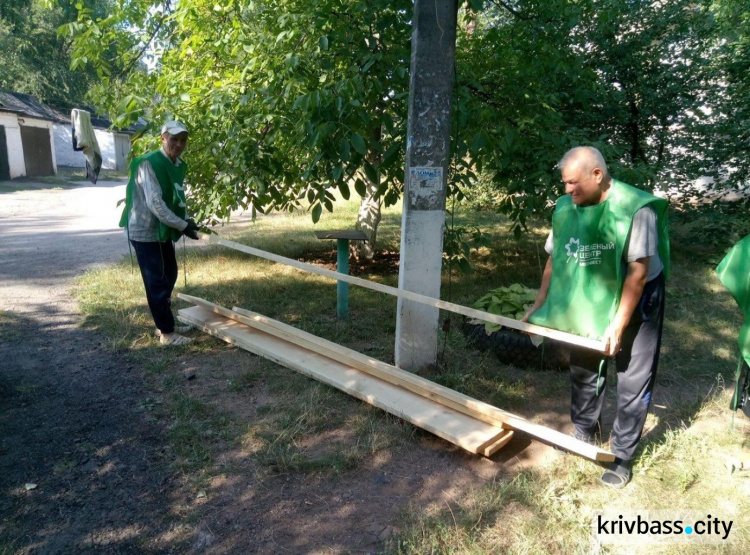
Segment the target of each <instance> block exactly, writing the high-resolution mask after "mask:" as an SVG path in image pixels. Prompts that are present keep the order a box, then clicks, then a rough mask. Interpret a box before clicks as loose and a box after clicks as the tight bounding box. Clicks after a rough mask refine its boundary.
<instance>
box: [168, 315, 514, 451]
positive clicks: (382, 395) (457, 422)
mask: <svg viewBox="0 0 750 555" xmlns="http://www.w3.org/2000/svg"><path fill="white" fill-rule="evenodd" d="M178 317H179V319H180V320H181V321H183V322H189V323H190V324H193V325H195V326H197V327H199V328H200V329H202V330H203V331H205V332H206V333H209V334H211V335H214V336H216V337H219V338H220V339H223V340H224V341H226V342H228V343H231V344H233V345H237V346H238V347H241V348H243V349H246V350H248V351H251V352H253V353H255V354H258V355H260V356H263V357H265V358H268V359H270V360H272V361H274V362H276V363H278V364H281V365H282V366H286V367H288V368H291V369H292V370H296V371H297V372H300V373H301V374H304V375H306V376H309V377H311V378H314V379H316V380H319V381H321V382H323V383H326V384H328V385H331V386H333V387H336V388H337V389H340V390H342V391H344V392H346V393H348V394H349V395H352V396H354V397H356V398H358V399H361V400H362V401H365V402H367V403H370V404H371V405H374V406H376V407H379V408H381V409H383V410H385V411H387V412H389V413H391V414H393V415H396V416H398V417H399V418H403V419H404V420H406V421H407V422H411V423H412V424H414V425H415V426H419V427H420V428H423V429H425V430H427V431H429V432H431V433H433V434H435V435H436V436H438V437H441V438H443V439H445V440H447V441H450V442H451V443H453V444H455V445H458V446H460V447H462V448H463V449H466V450H467V451H469V452H471V453H476V454H482V455H485V456H491V455H492V454H493V453H495V452H496V451H497V450H498V449H500V448H501V447H502V446H503V445H505V443H507V441H508V440H509V439H510V438H511V436H512V430H503V429H502V428H500V427H497V426H493V425H491V424H488V423H486V422H482V421H480V420H477V419H475V418H472V417H470V416H467V415H465V414H462V413H460V412H457V411H455V410H453V409H450V408H448V407H446V406H444V405H442V404H440V403H437V402H435V401H432V400H430V399H425V398H424V397H421V396H420V395H417V394H415V393H413V392H411V391H407V390H405V389H403V388H400V387H397V386H394V385H393V384H390V383H388V382H385V381H383V380H379V379H377V378H375V377H373V376H371V375H369V374H366V373H364V372H361V371H360V370H357V369H355V368H352V367H350V366H347V365H346V364H344V363H342V362H337V361H335V360H332V359H330V358H327V357H324V356H322V355H320V354H318V353H315V352H312V351H310V350H308V349H305V348H303V347H300V346H299V345H295V344H294V343H290V342H288V341H284V340H283V339H280V338H278V337H274V336H272V335H269V334H267V333H264V332H262V331H260V330H257V329H253V328H250V327H249V326H247V325H245V324H242V323H240V322H237V321H235V320H232V319H229V318H226V317H224V316H222V315H220V314H216V313H215V312H211V311H209V310H206V309H205V308H202V307H200V306H196V307H192V308H185V309H182V310H180V311H179V312H178Z"/></svg>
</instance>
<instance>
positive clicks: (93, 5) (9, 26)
mask: <svg viewBox="0 0 750 555" xmlns="http://www.w3.org/2000/svg"><path fill="white" fill-rule="evenodd" d="M108 4H109V2H108V0H87V1H85V2H82V5H85V6H88V7H89V8H87V9H90V12H91V14H92V15H98V14H100V13H102V11H103V10H105V9H106V8H107V6H108ZM76 17H77V9H76V6H75V2H73V1H71V0H57V1H54V2H52V1H47V2H43V1H42V0H16V1H13V2H10V1H5V2H3V3H2V4H0V67H2V71H0V89H4V90H8V91H13V92H21V93H26V94H31V95H34V96H35V97H37V98H38V99H39V100H41V101H42V102H48V103H50V104H53V105H55V106H60V107H63V108H68V107H71V106H74V105H80V103H81V102H82V101H83V99H84V98H85V96H86V93H87V92H88V88H89V85H90V84H91V82H92V80H93V78H94V76H95V74H94V72H93V71H92V70H90V69H89V70H88V71H80V72H74V71H71V69H70V64H71V51H70V46H71V44H70V41H69V40H67V39H64V38H62V37H59V36H58V34H57V28H58V27H59V26H60V25H62V24H64V23H66V22H70V21H75V19H76Z"/></svg>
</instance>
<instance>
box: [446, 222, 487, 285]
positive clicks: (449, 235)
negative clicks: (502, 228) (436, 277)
mask: <svg viewBox="0 0 750 555" xmlns="http://www.w3.org/2000/svg"><path fill="white" fill-rule="evenodd" d="M490 241H491V237H490V236H489V235H488V234H486V233H484V232H482V230H481V229H479V228H478V227H470V226H464V225H458V226H450V227H446V228H445V231H444V232H443V261H444V262H445V263H446V264H447V267H448V269H449V270H452V269H453V268H458V269H459V270H461V271H462V272H463V273H465V274H471V273H472V272H473V271H474V270H473V268H472V266H471V260H470V256H471V249H478V248H480V247H488V246H489V245H490Z"/></svg>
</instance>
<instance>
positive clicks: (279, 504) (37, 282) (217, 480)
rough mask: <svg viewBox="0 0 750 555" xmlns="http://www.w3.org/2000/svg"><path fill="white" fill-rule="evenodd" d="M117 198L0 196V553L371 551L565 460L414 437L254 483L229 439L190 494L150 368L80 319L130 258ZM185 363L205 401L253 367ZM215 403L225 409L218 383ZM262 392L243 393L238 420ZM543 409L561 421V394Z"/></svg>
mask: <svg viewBox="0 0 750 555" xmlns="http://www.w3.org/2000/svg"><path fill="white" fill-rule="evenodd" d="M123 196H124V186H123V184H122V183H100V184H99V185H97V186H82V187H78V188H74V189H69V190H46V191H40V190H34V191H25V192H16V193H0V311H4V312H0V554H3V553H31V552H34V553H70V552H78V551H82V550H83V551H86V550H90V551H92V552H93V551H96V552H102V551H104V552H113V553H115V552H116V553H129V552H133V553H157V552H175V553H183V552H200V553H377V552H379V551H381V550H382V546H383V540H385V539H387V538H388V537H389V536H390V535H391V534H392V533H393V532H394V530H397V529H398V526H399V523H400V520H401V517H402V515H403V512H404V511H408V510H410V507H411V510H414V508H416V507H427V506H443V505H444V504H446V503H451V502H454V501H455V499H459V498H461V496H462V495H463V494H464V493H465V492H466V491H467V490H469V489H471V488H473V487H476V486H479V485H480V484H481V483H483V482H486V481H491V480H495V479H498V478H499V477H501V476H503V475H505V474H506V473H508V472H513V471H515V470H517V468H519V467H523V466H529V465H530V464H532V463H533V462H534V461H539V460H541V459H544V458H548V457H556V456H558V455H557V454H556V452H554V451H553V450H552V449H549V448H547V447H544V446H542V445H541V444H538V443H535V442H531V443H530V442H529V440H528V439H527V438H518V439H517V440H516V439H514V440H513V442H512V443H511V445H510V446H508V447H506V448H505V449H504V450H503V451H502V452H501V453H500V454H499V455H498V456H496V457H495V458H493V459H492V460H488V459H484V458H481V457H474V456H471V455H468V454H466V453H464V452H463V451H461V450H460V449H458V448H453V447H452V446H450V445H448V444H447V443H445V442H443V441H441V440H438V439H437V438H434V437H433V436H430V435H429V434H421V435H420V436H419V438H418V439H417V440H415V441H414V442H413V443H409V445H408V448H407V449H402V450H399V451H396V452H393V453H388V456H387V457H383V456H381V455H376V456H374V457H373V459H372V461H369V462H367V463H366V464H365V465H363V466H362V467H359V468H357V469H355V470H353V471H351V472H348V473H345V474H341V475H339V474H337V475H335V476H318V475H314V474H313V475H306V474H291V475H290V474H287V475H285V474H280V475H275V476H270V477H266V478H264V479H262V480H259V479H257V476H258V474H256V473H255V471H254V466H253V465H254V464H256V463H255V462H254V461H253V460H252V457H250V456H247V454H246V453H243V452H242V451H241V449H240V450H232V449H228V450H227V451H226V452H222V453H219V454H217V455H216V456H215V460H216V461H217V463H216V466H217V468H218V470H216V471H215V472H214V473H213V475H214V478H213V479H212V481H211V483H210V484H209V486H208V490H209V492H208V493H209V494H208V496H207V497H204V498H202V499H200V500H196V494H195V493H196V492H195V491H192V490H190V489H189V488H187V487H186V486H185V482H184V481H182V480H181V477H180V476H179V475H178V474H177V473H176V472H175V471H174V470H170V466H169V465H170V462H171V461H170V460H169V458H170V456H169V453H168V452H167V451H166V450H165V446H166V445H167V444H168V440H167V437H166V426H167V424H168V423H166V422H163V421H161V420H157V419H155V418H154V417H153V416H151V413H150V411H149V410H147V406H148V404H149V403H150V402H152V400H150V399H151V397H153V395H154V392H153V391H150V390H149V389H148V387H147V385H146V383H145V381H144V378H143V376H144V370H143V369H142V368H138V367H136V366H134V363H132V362H130V361H129V359H128V357H127V355H126V354H121V353H115V352H113V351H112V350H111V349H110V348H108V346H107V345H106V344H105V342H106V339H105V338H103V337H101V336H99V335H98V334H97V333H95V332H92V331H90V330H85V329H82V328H80V327H79V324H80V322H81V318H82V317H81V315H80V314H79V313H78V311H77V309H76V304H75V301H74V300H73V298H72V296H71V288H72V280H73V279H74V278H75V277H76V276H78V275H80V274H82V273H83V272H85V271H86V270H87V269H89V268H92V267H95V266H96V265H99V264H106V263H109V262H112V261H114V260H117V259H119V258H120V257H121V256H122V255H123V254H125V253H126V252H127V244H126V242H125V240H124V238H123V237H122V234H121V231H120V230H118V229H116V228H115V227H114V222H116V221H117V213H118V210H117V209H116V208H115V203H116V201H117V200H118V199H120V198H122V197H123ZM181 358H182V360H181V364H188V365H190V367H194V368H195V369H196V372H197V373H198V375H199V379H198V380H197V382H195V383H196V385H194V386H191V387H192V388H194V389H192V391H193V394H195V395H205V399H204V400H206V401H207V402H210V401H211V394H210V391H211V388H212V387H213V385H211V384H214V383H223V384H225V383H228V381H229V378H231V377H232V375H233V373H234V375H237V372H238V371H239V370H240V369H242V368H244V367H248V366H252V365H254V364H257V363H258V359H257V357H253V356H252V355H250V354H249V353H245V352H244V351H238V350H236V349H231V350H230V349H229V348H228V347H226V346H224V347H217V348H216V349H214V350H213V351H212V352H210V353H207V354H202V355H201V354H190V353H186V354H185V355H184V357H181ZM131 360H132V359H131ZM209 377H210V378H211V379H213V380H214V381H209V380H208V378H209ZM204 378H205V379H204ZM204 381H205V384H206V385H201V384H203V383H204ZM223 387H225V388H226V386H223ZM202 388H205V391H203V392H202V393H201V389H202ZM214 397H215V398H216V403H219V404H223V405H224V406H223V407H222V408H223V409H224V410H226V411H228V412H229V413H232V412H233V410H232V407H231V406H226V405H227V404H228V403H230V400H229V397H228V394H227V393H226V391H224V390H222V391H221V392H220V394H216V393H215V394H214ZM256 401H257V400H256V399H249V400H248V399H243V401H242V403H236V404H237V405H238V415H239V418H252V416H253V414H252V411H253V410H255V409H252V410H251V409H249V408H248V407H253V406H257V405H254V404H253V403H255V402H256ZM542 417H543V420H544V421H545V422H546V423H547V424H550V425H553V426H555V427H557V428H562V427H564V426H565V425H566V424H567V417H566V407H565V402H564V400H563V401H561V404H560V406H559V407H558V406H555V407H549V410H545V411H544V414H543V415H542ZM311 441H318V442H320V446H321V448H324V447H325V442H326V441H327V438H326V437H325V436H323V435H321V436H320V437H317V438H311ZM32 484H35V486H32ZM27 487H28V488H31V489H27Z"/></svg>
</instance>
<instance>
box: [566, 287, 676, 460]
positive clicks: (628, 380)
mask: <svg viewBox="0 0 750 555" xmlns="http://www.w3.org/2000/svg"><path fill="white" fill-rule="evenodd" d="M663 323H664V274H659V275H658V276H657V277H655V278H654V279H652V280H651V281H649V282H648V283H647V284H646V285H645V287H644V288H643V295H642V296H641V300H640V302H639V303H638V306H637V307H636V308H635V310H634V312H633V316H632V317H631V318H630V323H629V324H628V326H627V327H626V328H625V331H624V332H623V337H622V349H621V350H620V352H619V353H618V354H617V355H616V356H615V368H616V369H617V415H616V417H615V422H614V425H613V427H612V453H613V454H614V455H615V456H616V457H618V458H620V459H623V460H630V459H632V458H633V454H634V453H635V449H636V447H637V446H638V441H639V440H640V439H641V433H642V432H643V425H644V423H645V422H646V415H647V414H648V409H649V406H650V405H651V392H652V390H653V387H654V382H655V380H656V368H657V365H658V363H659V349H660V347H661V332H662V325H663ZM601 360H602V354H601V353H597V352H596V351H591V350H589V349H572V350H571V353H570V383H571V404H570V418H571V420H572V421H573V425H574V426H575V428H576V431H577V432H578V433H579V434H583V435H593V434H601V412H602V405H603V404H604V388H605V386H606V384H607V371H606V363H605V367H604V368H603V369H602V375H601V377H599V364H600V362H601ZM597 379H598V381H599V394H598V395H597V387H596V386H597Z"/></svg>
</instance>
